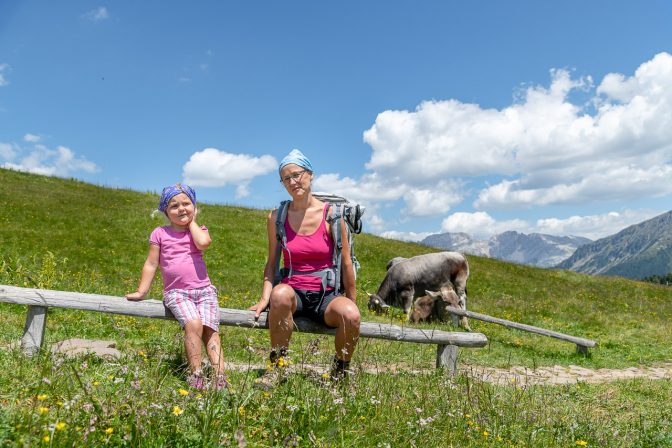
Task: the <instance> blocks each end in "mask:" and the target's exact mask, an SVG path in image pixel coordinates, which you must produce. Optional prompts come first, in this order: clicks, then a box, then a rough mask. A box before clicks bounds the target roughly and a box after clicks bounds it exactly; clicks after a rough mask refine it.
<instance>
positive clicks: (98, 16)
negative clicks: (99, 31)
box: [82, 6, 110, 22]
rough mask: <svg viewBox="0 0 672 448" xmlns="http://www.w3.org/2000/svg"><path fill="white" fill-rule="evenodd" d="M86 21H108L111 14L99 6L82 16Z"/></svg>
mask: <svg viewBox="0 0 672 448" xmlns="http://www.w3.org/2000/svg"><path fill="white" fill-rule="evenodd" d="M82 17H84V18H85V19H86V20H90V21H92V22H100V21H101V20H105V19H108V18H109V17H110V14H109V13H108V12H107V8H106V7H104V6H99V7H97V8H95V9H92V10H91V11H88V12H86V13H84V14H83V15H82Z"/></svg>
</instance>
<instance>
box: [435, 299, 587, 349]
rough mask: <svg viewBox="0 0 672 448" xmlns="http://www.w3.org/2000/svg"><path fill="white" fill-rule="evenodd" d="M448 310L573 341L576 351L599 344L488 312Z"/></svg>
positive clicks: (517, 328) (459, 314)
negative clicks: (489, 314)
mask: <svg viewBox="0 0 672 448" xmlns="http://www.w3.org/2000/svg"><path fill="white" fill-rule="evenodd" d="M446 309H447V310H448V312H450V313H452V314H455V315H457V316H463V317H468V318H471V319H477V320H482V321H484V322H490V323H493V324H498V325H504V326H505V327H508V328H515V329H516V330H522V331H528V332H530V333H536V334H540V335H543V336H549V337H551V338H556V339H561V340H563V341H567V342H572V343H574V344H576V352H577V353H581V354H584V355H587V354H588V349H589V348H593V347H595V346H596V345H597V342H595V341H593V340H591V339H584V338H580V337H577V336H571V335H569V334H564V333H559V332H557V331H552V330H546V329H545V328H539V327H534V326H532V325H526V324H521V323H518V322H513V321H510V320H506V319H500V318H498V317H492V316H488V315H487V314H479V313H474V312H473V311H466V310H463V309H460V308H453V307H450V306H449V307H447V308H446Z"/></svg>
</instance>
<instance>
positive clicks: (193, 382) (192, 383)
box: [187, 370, 205, 390]
mask: <svg viewBox="0 0 672 448" xmlns="http://www.w3.org/2000/svg"><path fill="white" fill-rule="evenodd" d="M187 384H188V385H189V387H191V388H192V389H197V390H203V389H205V380H204V379H203V374H202V373H201V371H200V370H198V371H196V372H192V373H191V374H190V375H189V376H188V377H187Z"/></svg>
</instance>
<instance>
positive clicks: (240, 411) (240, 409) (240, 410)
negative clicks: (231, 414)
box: [238, 406, 245, 416]
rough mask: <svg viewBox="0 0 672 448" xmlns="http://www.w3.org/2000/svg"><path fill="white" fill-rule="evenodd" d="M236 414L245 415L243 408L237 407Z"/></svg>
mask: <svg viewBox="0 0 672 448" xmlns="http://www.w3.org/2000/svg"><path fill="white" fill-rule="evenodd" d="M238 413H239V414H240V415H241V416H243V415H245V406H239V407H238Z"/></svg>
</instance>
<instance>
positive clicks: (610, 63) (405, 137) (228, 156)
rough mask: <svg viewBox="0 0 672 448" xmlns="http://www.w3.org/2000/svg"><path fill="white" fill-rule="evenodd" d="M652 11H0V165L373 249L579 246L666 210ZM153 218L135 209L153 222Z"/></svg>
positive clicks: (664, 121) (669, 189)
mask: <svg viewBox="0 0 672 448" xmlns="http://www.w3.org/2000/svg"><path fill="white" fill-rule="evenodd" d="M671 5H672V4H671V3H669V2H665V1H646V2H635V1H631V2H625V1H589V2H586V1H574V0H570V1H564V2H539V1H511V2H502V1H474V2H458V1H424V2H410V1H357V2H353V1H341V2H317V1H283V2H279V1H245V2H240V1H236V2H233V1H203V2H168V1H140V2H131V1H120V0H117V1H114V2H91V1H76V0H73V1H67V2H53V1H46V0H44V1H33V0H25V1H18V0H3V1H1V2H0V166H4V167H9V168H13V169H21V170H26V171H32V172H36V173H42V174H47V175H56V176H63V177H74V178H78V179H82V180H85V181H87V182H92V183H95V184H99V185H104V186H114V187H128V188H132V189H135V190H138V191H160V189H161V188H162V187H163V186H164V185H167V184H170V183H174V182H177V181H188V182H189V183H191V184H192V185H193V186H194V187H195V188H196V190H197V194H198V197H199V199H200V200H203V201H206V202H209V203H220V204H238V205H244V206H250V207H256V208H271V207H273V206H274V205H276V204H277V203H278V202H279V201H280V200H281V199H284V198H285V197H286V192H285V191H284V188H283V187H282V186H281V184H280V183H279V182H278V176H277V172H276V167H277V162H278V161H279V160H280V159H282V157H283V156H284V155H285V154H287V153H288V152H289V151H290V150H291V149H293V148H298V149H300V150H302V151H303V152H304V153H305V154H306V155H307V156H308V157H309V158H310V159H311V161H312V163H313V166H314V167H315V170H316V172H315V180H314V184H315V185H314V188H315V189H316V190H321V191H329V192H333V193H340V194H343V195H346V196H347V197H349V198H351V199H353V200H357V201H359V202H361V203H363V204H364V205H366V206H367V211H366V219H367V220H366V223H365V226H366V227H365V231H368V232H371V233H375V234H380V235H385V236H389V237H396V238H406V239H420V238H422V237H423V236H425V235H427V234H429V233H438V232H445V231H451V232H458V231H463V232H467V233H470V234H472V235H474V236H477V237H480V238H487V237H488V236H490V235H492V234H494V233H499V232H502V231H505V230H517V231H520V232H524V233H531V232H541V233H549V234H554V235H581V236H585V237H588V238H592V239H597V238H601V237H604V236H608V235H611V234H614V233H616V232H618V231H619V230H621V229H623V228H625V227H627V226H628V225H631V224H634V223H637V222H641V221H643V220H645V219H648V218H650V217H653V216H655V215H658V214H660V213H664V212H666V211H669V210H671V209H672V182H670V181H669V180H670V174H672V26H670V23H672V6H671ZM148 212H149V211H148Z"/></svg>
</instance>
